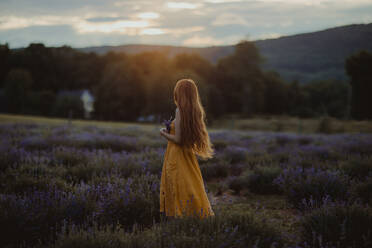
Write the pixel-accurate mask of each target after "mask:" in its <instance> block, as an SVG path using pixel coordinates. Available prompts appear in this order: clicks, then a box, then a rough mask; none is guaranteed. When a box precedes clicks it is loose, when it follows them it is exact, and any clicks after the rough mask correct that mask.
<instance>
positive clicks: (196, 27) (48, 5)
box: [0, 0, 372, 48]
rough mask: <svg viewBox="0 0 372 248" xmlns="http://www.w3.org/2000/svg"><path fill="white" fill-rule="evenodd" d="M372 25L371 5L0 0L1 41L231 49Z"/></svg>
mask: <svg viewBox="0 0 372 248" xmlns="http://www.w3.org/2000/svg"><path fill="white" fill-rule="evenodd" d="M371 22H372V0H245V1H244V0H198V1H196V0H185V1H160V0H152V1H147V0H58V1H56V0H0V44H1V43H8V45H9V47H11V48H17V47H26V46H28V45H29V44H30V43H32V42H42V43H44V44H45V45H47V46H63V45H68V46H71V47H75V48H78V47H89V46H103V45H124V44H157V45H176V46H189V47H207V46H217V45H233V44H236V43H237V42H239V41H240V40H243V39H248V40H258V39H269V38H277V37H280V36H286V35H293V34H299V33H306V32H313V31H319V30H323V29H327V28H332V27H336V26H342V25H348V24H362V23H371Z"/></svg>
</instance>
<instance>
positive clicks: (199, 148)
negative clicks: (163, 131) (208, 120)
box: [173, 79, 214, 160]
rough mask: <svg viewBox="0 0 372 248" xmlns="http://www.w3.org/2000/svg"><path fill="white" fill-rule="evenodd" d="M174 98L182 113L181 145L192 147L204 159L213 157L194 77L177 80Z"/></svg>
mask: <svg viewBox="0 0 372 248" xmlns="http://www.w3.org/2000/svg"><path fill="white" fill-rule="evenodd" d="M173 98H174V102H175V104H176V105H177V107H178V110H179V111H180V115H181V122H180V126H181V146H185V147H187V148H191V149H192V150H193V152H194V153H195V154H196V155H198V156H200V157H201V158H202V159H204V160H205V159H208V158H212V157H213V155H214V149H213V144H212V143H211V142H210V139H209V135H208V132H207V128H206V125H205V111H204V108H203V106H202V104H201V101H200V97H199V92H198V87H197V86H196V84H195V82H194V81H193V80H192V79H181V80H179V81H177V83H176V86H175V87H174V91H173Z"/></svg>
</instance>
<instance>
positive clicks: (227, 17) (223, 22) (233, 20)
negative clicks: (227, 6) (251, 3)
mask: <svg viewBox="0 0 372 248" xmlns="http://www.w3.org/2000/svg"><path fill="white" fill-rule="evenodd" d="M212 25H215V26H227V25H242V26H249V23H248V22H247V21H246V20H245V19H244V18H243V17H241V16H239V15H236V14H233V13H223V14H222V15H219V16H218V17H217V18H216V19H215V20H214V21H213V22H212Z"/></svg>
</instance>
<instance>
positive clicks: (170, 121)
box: [163, 116, 172, 133]
mask: <svg viewBox="0 0 372 248" xmlns="http://www.w3.org/2000/svg"><path fill="white" fill-rule="evenodd" d="M171 123H172V116H171V118H170V119H169V120H164V121H163V124H164V125H165V127H166V128H167V132H168V133H169V132H170V129H171V126H170V125H171Z"/></svg>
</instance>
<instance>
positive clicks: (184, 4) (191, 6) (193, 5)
mask: <svg viewBox="0 0 372 248" xmlns="http://www.w3.org/2000/svg"><path fill="white" fill-rule="evenodd" d="M200 6H201V5H200V4H197V3H188V2H167V7H168V8H169V9H196V8H198V7H200Z"/></svg>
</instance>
